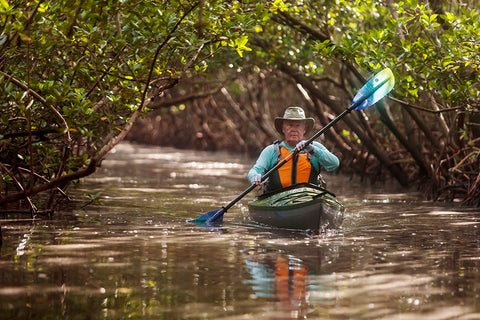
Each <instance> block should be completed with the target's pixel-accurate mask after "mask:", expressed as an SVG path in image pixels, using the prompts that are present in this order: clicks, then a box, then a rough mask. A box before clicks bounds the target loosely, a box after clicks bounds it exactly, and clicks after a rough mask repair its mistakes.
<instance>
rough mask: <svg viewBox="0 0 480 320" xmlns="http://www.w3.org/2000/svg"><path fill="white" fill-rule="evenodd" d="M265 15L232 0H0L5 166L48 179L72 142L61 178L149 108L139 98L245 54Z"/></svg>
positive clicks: (0, 128)
mask: <svg viewBox="0 0 480 320" xmlns="http://www.w3.org/2000/svg"><path fill="white" fill-rule="evenodd" d="M265 10H266V9H265V8H264V5H262V4H257V3H256V1H230V0H229V1H216V0H212V1H208V0H206V1H186V0H172V1H163V0H146V1H133V0H128V1H116V0H101V1H97V0H84V1H70V0H60V1H53V0H47V1H38V0H30V1H7V0H1V1H0V14H1V15H0V25H1V28H0V30H1V31H0V57H1V59H0V70H1V71H2V73H0V101H1V102H0V106H1V111H2V112H1V117H0V132H2V135H3V136H2V140H0V151H1V153H2V155H5V157H4V159H3V160H2V161H4V162H5V163H8V164H9V165H10V166H11V168H13V167H16V166H21V167H29V163H28V159H32V160H33V162H34V163H37V164H40V166H41V168H35V171H36V172H42V174H45V175H46V177H47V178H48V179H51V178H53V177H54V176H55V175H56V173H57V171H58V170H59V169H61V168H62V166H63V164H62V162H63V159H64V158H63V156H62V154H63V150H64V148H65V146H66V145H69V146H70V153H69V157H68V160H67V161H66V162H65V163H66V167H65V168H63V172H74V171H75V170H78V169H79V168H81V167H82V166H84V165H85V164H87V163H88V159H91V158H93V157H95V155H96V153H97V152H98V150H100V149H101V148H102V147H104V146H105V145H106V144H107V143H109V142H110V141H112V138H114V137H116V136H118V135H119V134H120V133H121V132H122V130H124V129H125V128H128V127H126V124H127V123H128V121H129V120H130V119H131V118H132V116H133V115H134V113H135V112H136V111H138V110H148V109H147V108H146V107H147V106H145V105H141V103H142V101H143V96H144V93H146V96H147V98H148V99H154V98H155V97H158V96H160V95H161V94H162V92H163V91H164V90H165V88H167V87H169V86H172V85H175V84H176V83H177V82H178V81H179V80H180V79H181V78H183V77H190V76H194V75H197V74H201V73H204V72H206V71H207V70H208V67H209V61H210V60H212V57H214V56H215V55H220V54H222V52H231V53H229V54H236V55H239V56H240V57H241V56H242V55H243V54H244V52H245V51H248V50H250V49H249V47H248V45H247V42H248V35H247V34H246V32H245V31H246V30H252V29H253V28H254V27H255V25H256V23H255V21H257V20H258V19H257V16H258V15H263V14H264V13H263V12H264V11H265ZM232 31H233V32H232ZM212 63H213V64H215V62H212ZM150 75H151V76H150ZM147 81H150V82H149V83H147ZM27 88H30V89H31V90H33V91H34V92H35V93H36V95H31V94H27V90H26V89H27ZM148 101H149V100H147V102H148ZM27 105H28V108H27V107H26V106H27ZM27 109H28V110H27ZM28 123H30V124H31V127H30V128H29V127H28V126H27V124H28ZM42 130H43V131H42ZM29 131H31V132H32V139H33V144H32V150H33V153H31V151H29V140H28V133H29ZM38 132H43V133H42V134H40V133H38ZM5 136H7V137H8V138H4V137H5Z"/></svg>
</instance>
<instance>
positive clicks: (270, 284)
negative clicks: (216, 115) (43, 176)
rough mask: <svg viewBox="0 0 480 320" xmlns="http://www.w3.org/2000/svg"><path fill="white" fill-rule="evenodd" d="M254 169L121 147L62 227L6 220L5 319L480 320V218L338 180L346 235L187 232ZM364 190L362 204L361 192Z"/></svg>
mask: <svg viewBox="0 0 480 320" xmlns="http://www.w3.org/2000/svg"><path fill="white" fill-rule="evenodd" d="M250 166H251V161H250V160H247V159H239V158H238V157H236V156H234V155H229V154H224V153H215V154H211V153H202V152H190V151H178V150H175V149H164V148H147V147H142V146H136V145H130V144H124V145H121V146H120V147H119V148H117V152H116V153H114V154H112V155H111V156H110V157H109V158H108V159H106V160H105V161H104V162H103V163H102V167H101V168H100V170H99V171H98V173H97V174H96V175H94V176H92V177H88V178H86V179H84V181H83V182H82V183H81V184H80V185H79V186H78V187H77V188H76V189H72V190H70V192H71V193H74V199H77V200H76V201H78V203H75V208H81V207H82V206H83V205H84V204H85V203H86V202H88V201H89V199H87V198H85V199H82V195H83V194H84V193H85V192H88V193H90V194H95V193H96V192H98V191H103V193H102V196H101V200H100V202H99V203H94V204H91V205H89V206H87V207H85V209H72V210H71V211H68V212H63V213H62V214H61V215H60V214H57V215H56V216H55V219H53V220H37V221H31V220H9V219H3V220H0V223H1V225H2V234H3V237H4V239H3V240H4V242H3V245H2V246H1V248H0V315H1V318H2V319H4V318H5V319H30V318H35V319H74V318H79V319H88V318H90V319H124V318H133V319H260V318H261V319H297V318H302V319H480V312H479V311H480V310H479V309H480V305H479V304H478V301H479V298H480V285H479V284H480V272H479V271H480V243H479V239H480V237H479V236H480V235H479V226H480V221H479V211H478V209H470V208H459V207H455V206H454V205H450V206H440V205H438V204H431V203H425V202H422V201H420V200H419V199H418V197H417V195H416V194H415V193H411V192H405V191H404V190H402V191H401V192H397V191H396V190H395V188H393V187H392V186H390V185H385V186H373V187H372V186H368V185H365V184H362V183H360V182H359V181H355V180H350V179H349V178H347V177H339V176H329V177H327V178H328V181H327V182H328V184H329V188H330V189H331V190H332V192H334V193H335V194H337V197H338V198H339V199H340V201H342V202H343V203H344V204H345V205H346V207H347V213H346V220H345V222H344V225H343V228H342V229H341V230H337V231H331V232H329V233H325V234H321V235H316V236H311V235H308V234H305V233H302V232H291V231H288V230H278V229H269V228H266V227H260V226H258V225H254V224H252V223H251V222H250V221H249V219H248V210H247V209H246V206H245V204H246V203H247V201H248V200H250V199H252V198H253V197H254V192H252V194H251V195H248V196H247V197H246V198H245V199H244V200H242V201H241V202H240V203H238V204H236V205H235V206H234V207H232V208H230V209H229V211H228V212H227V213H226V214H225V218H224V224H223V226H221V227H212V228H202V227H198V226H195V225H193V224H190V223H187V222H186V220H187V219H192V218H196V217H198V216H199V215H201V214H203V213H205V212H208V211H211V210H216V209H218V208H221V207H222V206H223V205H225V204H226V203H228V202H229V201H231V200H232V199H233V198H234V197H236V196H237V195H238V194H239V193H240V192H242V191H243V190H244V189H245V187H246V185H245V183H246V176H245V175H246V172H247V170H248V168H249V167H250ZM360 190H361V192H359V191H360Z"/></svg>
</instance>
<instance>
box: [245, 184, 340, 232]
mask: <svg viewBox="0 0 480 320" xmlns="http://www.w3.org/2000/svg"><path fill="white" fill-rule="evenodd" d="M248 208H249V211H250V218H251V219H252V220H253V221H255V222H257V223H260V224H265V225H269V226H272V227H277V228H288V229H303V230H312V231H318V230H323V229H326V228H329V229H332V228H333V229H334V228H338V227H340V226H341V225H342V222H343V216H344V212H345V207H344V206H343V205H342V204H341V203H340V202H338V201H337V200H336V199H335V195H334V194H332V193H331V192H329V191H327V190H326V189H324V188H321V187H318V186H315V185H313V184H308V183H301V184H296V185H293V186H290V187H288V188H285V189H281V190H279V191H277V192H271V193H265V194H263V195H261V196H259V197H257V198H255V199H254V200H252V201H250V202H249V203H248Z"/></svg>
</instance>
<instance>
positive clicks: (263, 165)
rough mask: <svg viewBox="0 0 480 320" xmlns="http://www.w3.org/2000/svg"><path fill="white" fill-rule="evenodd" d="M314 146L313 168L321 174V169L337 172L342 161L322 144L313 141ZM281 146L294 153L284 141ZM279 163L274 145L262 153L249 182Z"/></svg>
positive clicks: (252, 169) (250, 174)
mask: <svg viewBox="0 0 480 320" xmlns="http://www.w3.org/2000/svg"><path fill="white" fill-rule="evenodd" d="M311 145H312V146H313V149H314V152H313V154H312V157H311V159H310V161H311V163H312V166H313V167H314V168H315V169H316V170H317V171H318V172H320V168H324V169H325V170H327V171H333V170H335V169H336V168H337V167H338V166H339V165H340V161H339V160H338V158H337V156H335V155H334V154H333V153H331V152H330V151H328V149H327V148H325V147H324V146H323V145H322V144H321V143H319V142H316V141H313V142H312V143H311ZM281 146H283V147H285V148H287V149H288V150H289V151H293V149H295V147H290V146H288V145H286V144H285V142H284V141H282V142H281ZM277 161H278V156H277V153H276V152H275V146H274V145H273V144H271V145H269V146H267V147H266V148H265V149H263V151H262V152H261V153H260V156H259V157H258V159H257V162H256V163H255V165H254V166H253V167H252V168H251V169H250V171H249V172H248V181H250V183H251V182H252V181H251V178H252V176H253V175H254V174H255V173H259V174H261V175H262V176H263V175H264V174H265V173H266V172H267V171H268V170H270V169H271V168H273V167H274V166H275V165H276V164H277Z"/></svg>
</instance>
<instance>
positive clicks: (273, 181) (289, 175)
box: [266, 141, 320, 191]
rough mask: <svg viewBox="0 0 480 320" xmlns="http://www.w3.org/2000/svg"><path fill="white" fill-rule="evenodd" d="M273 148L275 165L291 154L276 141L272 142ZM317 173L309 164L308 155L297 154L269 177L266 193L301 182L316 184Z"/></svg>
mask: <svg viewBox="0 0 480 320" xmlns="http://www.w3.org/2000/svg"><path fill="white" fill-rule="evenodd" d="M274 146H275V151H276V152H277V157H278V159H277V163H279V162H280V161H282V160H283V159H284V158H285V157H287V156H288V155H290V154H291V153H292V151H289V150H288V149H287V148H285V147H284V146H282V145H281V144H280V142H278V141H275V142H274ZM319 173H320V172H318V171H317V170H316V169H315V167H314V166H313V165H312V163H311V162H310V154H308V153H299V154H297V155H296V156H295V157H293V158H292V160H290V161H288V162H287V163H285V164H284V165H283V166H281V167H280V168H279V169H278V170H276V171H274V172H273V173H272V174H271V175H270V178H269V181H268V184H267V186H266V189H267V190H266V191H273V190H277V189H280V188H285V187H288V186H291V185H293V184H296V183H303V182H309V183H313V184H317V183H318V175H319Z"/></svg>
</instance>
